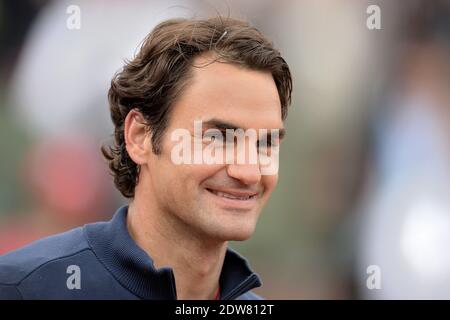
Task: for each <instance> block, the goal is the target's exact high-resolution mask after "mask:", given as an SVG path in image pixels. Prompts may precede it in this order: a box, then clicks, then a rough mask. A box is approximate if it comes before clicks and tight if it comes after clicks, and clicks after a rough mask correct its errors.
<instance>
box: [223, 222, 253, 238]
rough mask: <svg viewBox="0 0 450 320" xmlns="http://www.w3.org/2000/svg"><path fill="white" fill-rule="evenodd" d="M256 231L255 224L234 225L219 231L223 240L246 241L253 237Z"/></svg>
mask: <svg viewBox="0 0 450 320" xmlns="http://www.w3.org/2000/svg"><path fill="white" fill-rule="evenodd" d="M254 232H255V226H253V225H252V226H243V225H239V226H233V227H231V226H230V227H228V228H226V229H222V230H221V231H219V234H218V236H219V238H220V239H221V240H222V241H245V240H248V239H250V238H251V236H252V235H253V233H254Z"/></svg>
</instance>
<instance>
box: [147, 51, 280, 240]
mask: <svg viewBox="0 0 450 320" xmlns="http://www.w3.org/2000/svg"><path fill="white" fill-rule="evenodd" d="M203 59H206V58H198V59H197V61H196V63H199V64H201V65H203V63H202V60H203ZM196 120H197V121H198V120H201V121H202V123H203V125H202V127H203V128H202V129H203V132H202V133H204V132H205V131H206V130H207V129H210V128H215V127H217V126H219V127H220V128H221V129H223V128H224V127H227V126H228V125H230V126H232V127H236V128H242V129H243V130H247V129H254V130H256V131H257V132H258V130H259V129H268V131H269V132H270V129H281V128H283V121H282V118H281V106H280V99H279V96H278V91H277V88H276V85H275V82H274V80H273V78H272V75H271V74H270V73H265V72H261V71H253V70H248V69H243V68H240V67H237V66H235V65H231V64H227V63H220V62H214V63H212V64H210V65H208V66H205V67H201V68H194V70H193V77H192V78H191V79H190V80H189V83H188V84H187V86H186V87H185V90H184V91H183V93H182V95H181V96H180V98H179V99H178V100H177V102H176V103H175V104H174V105H173V106H172V112H171V115H170V120H169V125H168V128H167V131H166V132H165V134H164V137H163V139H162V145H161V147H162V148H161V150H162V152H161V154H158V155H155V154H153V153H149V158H148V161H147V166H148V175H149V177H148V179H145V180H146V181H150V183H151V186H149V188H150V189H151V192H152V193H153V195H154V199H155V201H156V202H157V205H158V207H159V208H160V209H162V211H161V212H164V213H165V214H167V215H169V216H168V217H167V218H169V219H170V220H169V221H174V220H173V219H175V221H178V222H180V223H181V224H182V225H183V226H184V227H187V228H188V229H190V230H191V231H192V232H195V233H196V234H200V235H201V236H203V237H205V236H206V237H208V238H210V239H216V240H220V241H227V240H245V239H248V238H249V237H250V236H251V235H252V233H253V232H254V229H255V226H256V223H257V220H258V217H259V214H260V212H261V210H262V208H263V206H264V205H265V203H266V201H267V200H268V198H269V196H270V194H271V193H272V191H273V189H274V188H275V186H276V183H277V179H278V174H277V173H275V174H272V175H262V174H261V170H260V169H261V167H260V164H258V163H254V162H253V163H250V162H249V161H246V162H244V163H242V162H241V163H237V161H234V163H232V164H227V163H223V164H204V163H202V164H175V163H174V161H173V157H172V150H173V148H174V147H175V145H177V143H178V142H177V141H174V139H173V138H172V133H173V132H175V131H177V130H180V129H187V130H188V131H185V132H189V134H190V136H191V139H192V152H193V150H194V141H197V142H200V143H201V146H202V148H204V147H205V142H204V141H203V142H202V141H201V138H202V137H201V136H199V135H198V131H197V132H196V131H195V130H194V121H196ZM269 141H270V140H269ZM251 148H257V140H252V139H250V138H246V144H245V148H244V149H242V148H241V149H240V150H237V148H236V150H235V153H234V154H235V155H236V157H237V155H238V153H239V152H244V153H245V154H247V156H248V154H249V153H250V152H251V151H252V150H250V149H251ZM253 151H254V150H253ZM247 159H248V157H247ZM224 162H225V161H224ZM143 187H144V186H143Z"/></svg>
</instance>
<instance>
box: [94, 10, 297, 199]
mask: <svg viewBox="0 0 450 320" xmlns="http://www.w3.org/2000/svg"><path fill="white" fill-rule="evenodd" d="M207 52H211V53H213V54H214V55H215V56H216V57H217V59H220V60H221V61H224V62H227V63H232V64H236V65H239V66H242V67H245V68H250V69H254V70H261V71H268V72H271V74H272V76H273V79H274V81H275V84H276V86H277V89H278V94H279V97H280V102H281V108H282V110H281V113H282V118H283V120H284V119H285V118H286V116H287V107H288V105H289V104H290V103H291V91H292V79H291V74H290V71H289V67H288V65H287V63H286V61H285V60H284V59H283V58H282V57H281V55H280V53H279V51H278V50H276V49H275V48H274V47H273V44H272V42H271V41H269V40H268V39H267V38H266V37H264V36H263V35H262V34H261V33H260V32H259V31H258V30H257V29H256V28H254V27H251V26H250V25H249V24H248V23H247V22H244V21H240V20H236V19H232V18H223V17H215V18H210V19H206V20H191V19H170V20H167V21H164V22H162V23H160V24H159V25H157V26H156V27H155V28H154V30H153V31H152V32H151V33H150V34H149V35H148V36H147V37H146V38H145V39H144V41H143V43H142V45H141V48H140V51H139V52H138V54H137V55H136V56H135V57H134V59H132V60H131V61H127V62H126V63H125V66H124V67H123V69H122V70H121V71H120V72H118V73H117V74H116V75H115V76H114V77H113V79H112V81H111V88H110V89H109V93H108V99H109V105H110V112H111V118H112V121H113V123H114V126H115V129H114V138H115V144H114V146H113V147H111V146H110V147H108V148H106V147H102V153H103V155H104V157H105V158H106V159H107V161H108V163H109V168H110V170H111V171H112V174H113V176H114V183H115V185H116V187H117V188H118V189H119V191H120V192H121V193H122V194H123V195H124V196H125V197H128V198H131V197H133V196H134V189H135V186H136V184H137V182H138V176H139V167H138V165H137V164H136V163H134V162H133V160H131V158H130V156H129V155H128V153H127V150H126V146H125V139H124V121H125V117H126V116H127V114H128V112H129V111H130V110H132V109H137V110H138V111H139V112H140V113H141V114H142V115H143V117H144V119H145V121H146V125H147V126H148V128H149V130H150V131H151V132H152V149H153V152H154V153H155V154H159V153H160V152H161V146H160V144H161V138H162V136H163V134H164V130H165V128H166V127H167V125H168V118H169V112H170V106H171V105H172V103H173V102H174V101H175V99H176V98H177V97H178V96H179V95H180V92H181V91H182V88H183V87H184V86H185V85H186V83H187V80H188V78H189V75H190V74H189V70H190V67H192V66H193V64H192V63H193V59H194V58H195V57H197V56H199V55H200V54H203V53H207Z"/></svg>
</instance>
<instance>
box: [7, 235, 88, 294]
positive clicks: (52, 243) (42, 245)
mask: <svg viewBox="0 0 450 320" xmlns="http://www.w3.org/2000/svg"><path fill="white" fill-rule="evenodd" d="M83 233H84V231H83V228H82V227H79V228H75V229H72V230H69V231H67V232H64V233H60V234H57V235H53V236H50V237H46V238H43V239H40V240H37V241H35V242H32V243H31V244H29V245H26V246H24V247H22V248H20V249H17V250H14V251H12V252H9V253H7V254H4V255H1V256H0V286H2V285H3V286H4V287H6V286H13V285H15V284H19V283H20V282H21V281H22V280H23V279H24V278H26V277H27V276H28V275H29V274H31V273H33V272H34V271H35V270H37V269H39V268H40V267H41V266H43V265H45V264H47V263H49V262H51V261H54V260H57V259H60V258H64V257H68V256H71V255H74V254H77V253H79V252H81V251H83V250H86V249H88V248H89V244H88V243H87V241H86V239H85V237H84V234H83ZM5 290H6V289H5ZM8 290H10V291H13V290H14V289H8ZM2 291H3V290H2Z"/></svg>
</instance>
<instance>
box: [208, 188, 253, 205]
mask: <svg viewBox="0 0 450 320" xmlns="http://www.w3.org/2000/svg"><path fill="white" fill-rule="evenodd" d="M206 190H207V191H208V193H209V194H211V195H212V196H214V198H215V200H217V201H218V202H219V203H220V204H221V205H222V206H223V207H225V208H230V209H251V208H253V207H254V206H255V205H256V202H257V201H256V200H257V198H258V196H259V193H258V192H253V191H237V190H218V189H211V188H206Z"/></svg>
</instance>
